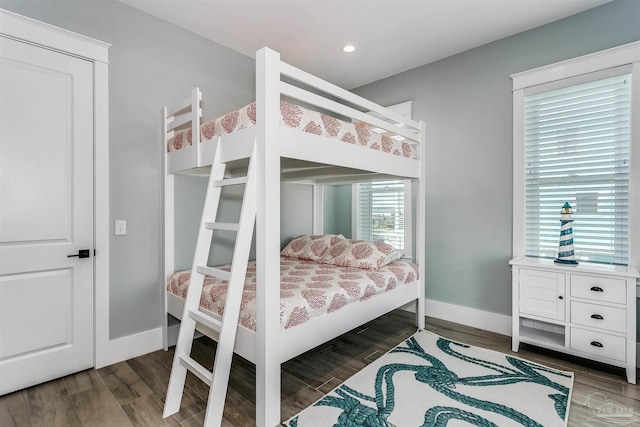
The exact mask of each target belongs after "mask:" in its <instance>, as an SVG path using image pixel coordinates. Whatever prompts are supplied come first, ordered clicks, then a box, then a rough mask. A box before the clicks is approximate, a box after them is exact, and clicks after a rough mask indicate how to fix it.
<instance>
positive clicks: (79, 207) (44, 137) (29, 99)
mask: <svg viewBox="0 0 640 427" xmlns="http://www.w3.org/2000/svg"><path fill="white" fill-rule="evenodd" d="M93 164H94V162H93V65H92V63H91V62H89V61H86V60H83V59H79V58H76V57H73V56H69V55H65V54H62V53H58V52H55V51H52V50H48V49H44V48H40V47H36V46H33V45H30V44H26V43H22V42H18V41H15V40H11V39H8V38H4V37H0V395H2V394H5V393H8V392H11V391H14V390H19V389H21V388H25V387H28V386H31V385H33V384H38V383H41V382H44V381H48V380H51V379H54V378H58V377H61V376H64V375H67V374H70V373H73V372H77V371H80V370H83V369H86V368H90V367H92V366H93V322H94V319H93V283H94V279H93ZM81 249H88V255H89V256H88V257H87V258H80V257H78V256H75V257H69V256H71V255H77V254H78V253H79V251H80V250H81Z"/></svg>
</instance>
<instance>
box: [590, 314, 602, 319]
mask: <svg viewBox="0 0 640 427" xmlns="http://www.w3.org/2000/svg"><path fill="white" fill-rule="evenodd" d="M591 318H592V319H597V320H603V319H604V317H602V316H601V315H599V314H592V315H591Z"/></svg>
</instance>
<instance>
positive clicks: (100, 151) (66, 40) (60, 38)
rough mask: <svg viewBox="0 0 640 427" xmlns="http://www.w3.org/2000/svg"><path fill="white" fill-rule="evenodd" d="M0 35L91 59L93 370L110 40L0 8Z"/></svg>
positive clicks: (101, 282) (101, 321) (104, 314)
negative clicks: (79, 32) (92, 135)
mask: <svg viewBox="0 0 640 427" xmlns="http://www.w3.org/2000/svg"><path fill="white" fill-rule="evenodd" d="M0 36H4V37H8V38H12V39H15V40H19V41H22V42H26V43H30V44H33V45H37V46H40V47H43V48H45V49H50V50H55V51H58V52H61V53H64V54H67V55H72V56H76V57H79V58H82V59H86V60H88V61H90V62H92V63H93V77H94V81H93V91H94V93H93V102H94V206H93V212H94V249H95V254H96V256H95V257H94V258H93V261H94V293H93V298H94V311H93V313H94V323H93V326H94V334H93V339H94V351H93V362H94V366H95V367H96V368H100V367H102V366H106V365H108V364H110V363H111V361H110V357H109V342H110V340H109V238H110V220H109V47H111V45H110V44H109V43H105V42H102V41H100V40H96V39H93V38H90V37H86V36H83V35H81V34H77V33H74V32H71V31H68V30H65V29H62V28H59V27H56V26H53V25H50V24H47V23H44V22H41V21H37V20H35V19H32V18H28V17H25V16H22V15H18V14H16V13H13V12H10V11H7V10H5V9H0Z"/></svg>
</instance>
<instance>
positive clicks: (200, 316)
mask: <svg viewBox="0 0 640 427" xmlns="http://www.w3.org/2000/svg"><path fill="white" fill-rule="evenodd" d="M189 317H191V318H192V319H193V320H195V321H196V322H198V323H202V324H203V325H204V326H206V327H208V328H210V329H213V330H214V331H216V332H220V329H221V328H222V322H221V321H220V320H218V319H216V318H215V317H211V316H209V315H208V314H206V313H203V312H201V311H200V310H189Z"/></svg>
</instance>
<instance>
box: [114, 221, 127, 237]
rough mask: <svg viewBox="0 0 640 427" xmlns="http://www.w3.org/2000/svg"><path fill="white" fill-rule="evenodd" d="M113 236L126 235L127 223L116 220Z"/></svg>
mask: <svg viewBox="0 0 640 427" xmlns="http://www.w3.org/2000/svg"><path fill="white" fill-rule="evenodd" d="M115 234H116V236H124V235H126V234H127V221H125V220H123V219H117V220H116V227H115Z"/></svg>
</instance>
